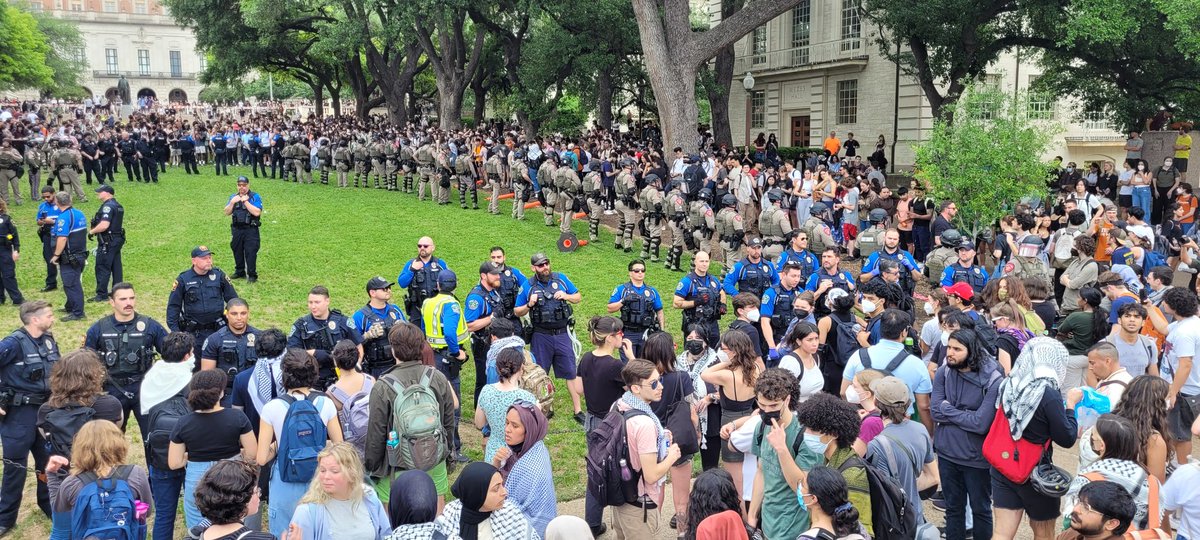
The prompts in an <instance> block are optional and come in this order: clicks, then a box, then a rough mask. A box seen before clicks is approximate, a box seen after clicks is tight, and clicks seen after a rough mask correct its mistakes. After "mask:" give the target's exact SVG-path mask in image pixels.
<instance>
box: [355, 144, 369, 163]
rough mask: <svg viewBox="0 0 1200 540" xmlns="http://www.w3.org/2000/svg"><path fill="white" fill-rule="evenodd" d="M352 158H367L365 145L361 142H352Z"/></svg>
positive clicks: (359, 159) (362, 159)
mask: <svg viewBox="0 0 1200 540" xmlns="http://www.w3.org/2000/svg"><path fill="white" fill-rule="evenodd" d="M354 159H356V160H358V161H365V160H366V159H367V145H365V144H362V143H355V144H354Z"/></svg>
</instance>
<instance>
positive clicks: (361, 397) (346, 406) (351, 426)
mask: <svg viewBox="0 0 1200 540" xmlns="http://www.w3.org/2000/svg"><path fill="white" fill-rule="evenodd" d="M330 356H333V363H334V365H336V366H337V368H338V380H337V382H335V383H333V384H331V385H329V389H328V390H326V392H325V393H326V394H327V395H328V396H329V399H332V400H333V406H334V407H335V408H337V411H338V421H339V422H341V424H342V439H343V440H345V441H346V442H348V443H350V444H351V445H353V446H354V447H355V448H357V449H358V457H359V458H360V459H361V458H362V454H363V450H364V449H366V446H367V424H368V423H369V420H370V414H371V409H370V405H369V404H370V397H371V388H374V386H375V377H372V376H370V375H367V374H366V373H363V372H362V371H361V370H360V369H359V356H360V355H359V352H358V346H357V345H355V344H354V342H353V341H350V340H348V339H343V340H341V341H339V342H337V344H336V345H334V346H333V352H331V353H330Z"/></svg>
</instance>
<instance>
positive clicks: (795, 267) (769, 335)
mask: <svg viewBox="0 0 1200 540" xmlns="http://www.w3.org/2000/svg"><path fill="white" fill-rule="evenodd" d="M802 291H803V289H801V288H800V264H799V263H798V262H794V261H793V262H789V263H785V264H784V265H783V270H782V271H780V272H779V283H778V284H776V285H773V286H771V288H770V289H767V290H766V291H765V292H763V295H762V303H761V304H760V305H759V307H758V313H759V316H760V317H761V318H760V319H759V327H760V328H759V331H760V333H761V335H762V339H763V342H764V343H766V345H767V351H768V354H767V357H766V358H765V359H764V360H766V364H767V367H778V366H779V353H778V352H776V349H778V348H779V347H780V346H781V345H782V344H783V336H784V333H785V332H787V329H788V326H789V325H791V324H792V320H794V319H795V318H796V313H795V312H794V311H793V310H792V302H793V301H794V300H795V299H796V295H797V294H800V293H801V292H802Z"/></svg>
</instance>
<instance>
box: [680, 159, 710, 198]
mask: <svg viewBox="0 0 1200 540" xmlns="http://www.w3.org/2000/svg"><path fill="white" fill-rule="evenodd" d="M707 179H708V176H707V174H705V172H704V167H703V166H702V165H699V164H693V165H689V166H688V168H686V169H684V170H683V185H682V188H683V194H684V195H686V196H687V199H688V200H689V201H690V200H694V199H695V198H696V197H697V196H698V195H700V190H702V189H704V181H705V180H707Z"/></svg>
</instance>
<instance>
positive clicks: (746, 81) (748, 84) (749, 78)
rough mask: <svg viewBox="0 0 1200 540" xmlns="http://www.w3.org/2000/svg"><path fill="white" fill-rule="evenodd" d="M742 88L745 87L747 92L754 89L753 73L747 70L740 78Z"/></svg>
mask: <svg viewBox="0 0 1200 540" xmlns="http://www.w3.org/2000/svg"><path fill="white" fill-rule="evenodd" d="M742 88H745V89H746V91H747V92H749V91H751V90H754V75H751V74H750V72H749V71H747V72H746V76H745V77H744V78H742Z"/></svg>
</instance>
